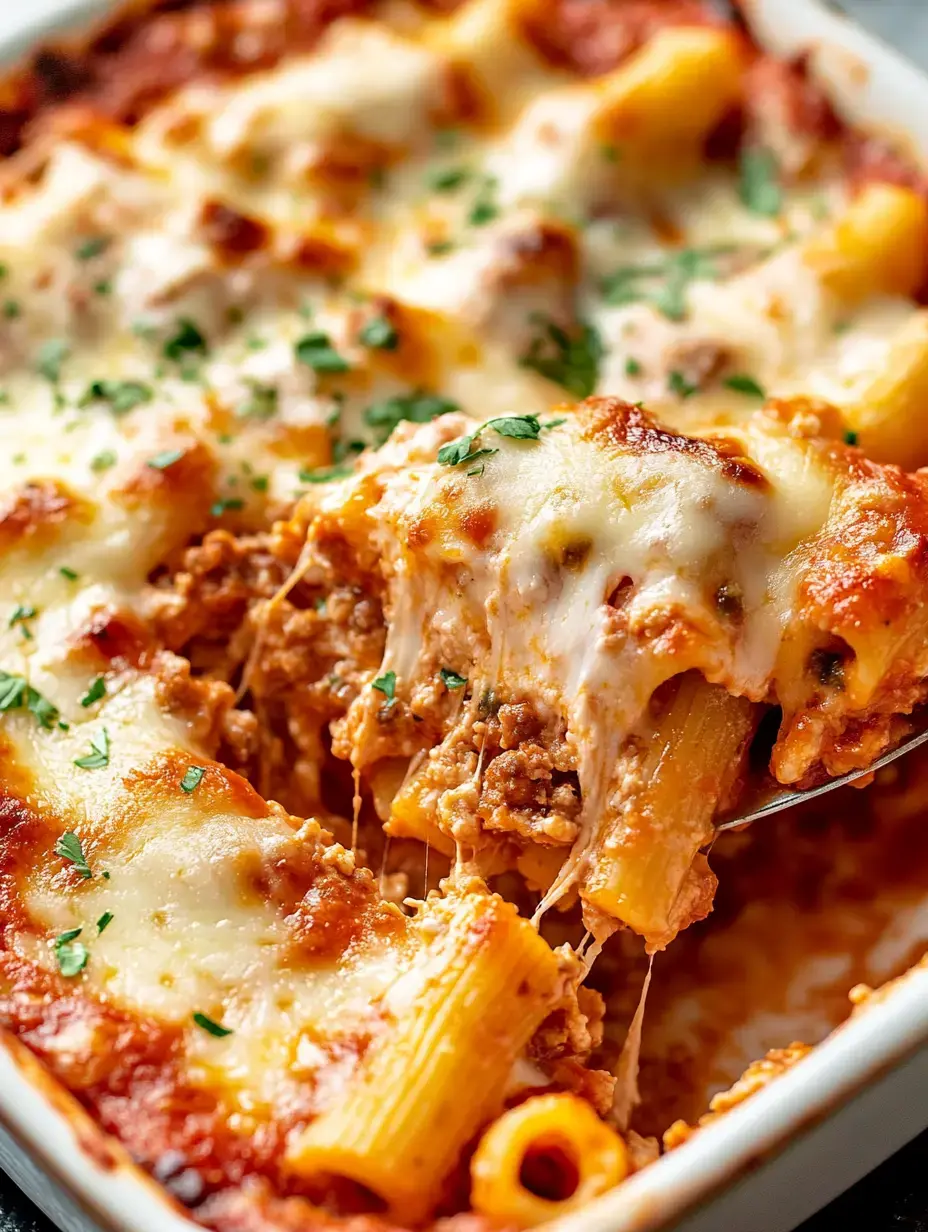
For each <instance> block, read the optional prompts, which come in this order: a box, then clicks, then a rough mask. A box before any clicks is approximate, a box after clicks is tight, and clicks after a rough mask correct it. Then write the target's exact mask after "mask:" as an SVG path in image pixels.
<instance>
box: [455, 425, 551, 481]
mask: <svg viewBox="0 0 928 1232" xmlns="http://www.w3.org/2000/svg"><path fill="white" fill-rule="evenodd" d="M486 428H492V429H493V431H494V432H496V433H497V434H498V435H499V436H508V437H511V438H512V439H514V440H523V441H537V440H538V438H539V437H540V435H541V424H540V423H539V422H538V420H537V418H536V417H535V416H534V415H504V416H501V417H500V418H498V419H488V420H487V421H486V423H484V424H481V425H480V427H479V428H478V429H477V431H476V432H471V433H470V434H469V435H467V436H460V437H458V439H457V440H456V441H450V442H449V443H448V444H447V445H442V447H441V449H439V451H438V461H439V463H440V464H441V465H442V466H461V465H462V464H465V463H471V462H476V461H478V460H479V459H481V458H489V457H492V456H493V454H495V453H499V450H498V449H487V448H480V447H478V448H475V446H476V445H477V441H478V439H479V437H480V434H481V432H483V431H484V430H485V429H486ZM468 474H469V475H471V474H483V467H482V466H480V467H478V468H477V469H476V470H475V471H468Z"/></svg>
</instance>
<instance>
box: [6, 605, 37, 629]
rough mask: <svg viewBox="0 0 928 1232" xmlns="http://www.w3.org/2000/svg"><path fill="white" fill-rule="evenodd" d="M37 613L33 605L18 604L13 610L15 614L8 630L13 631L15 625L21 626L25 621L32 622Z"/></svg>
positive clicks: (10, 620) (11, 618)
mask: <svg viewBox="0 0 928 1232" xmlns="http://www.w3.org/2000/svg"><path fill="white" fill-rule="evenodd" d="M35 614H36V611H35V608H34V607H33V606H32V604H31V603H17V605H16V607H15V608H13V614H12V615H11V616H10V619H9V623H8V625H7V627H8V628H10V629H12V628H13V626H14V625H21V624H22V623H23V621H26V620H32V618H33V616H35Z"/></svg>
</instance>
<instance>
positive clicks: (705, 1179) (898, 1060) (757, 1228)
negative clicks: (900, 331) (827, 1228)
mask: <svg viewBox="0 0 928 1232" xmlns="http://www.w3.org/2000/svg"><path fill="white" fill-rule="evenodd" d="M742 5H743V7H744V8H745V10H746V11H747V15H748V17H749V19H750V21H751V24H752V27H753V29H754V31H755V33H756V35H757V37H758V40H759V41H760V42H761V43H762V44H763V45H765V46H768V47H769V48H771V50H774V51H776V52H777V53H780V54H787V55H788V54H796V53H798V52H809V53H810V64H811V67H812V70H813V72H814V73H815V74H816V75H817V76H819V77H821V78H822V79H823V80H824V81H825V82H826V83H827V85H828V87H829V91H830V93H831V95H832V97H833V98H834V99H835V100H836V101H837V102H838V103H839V104H840V106H841V108H842V109H843V111H844V112H845V114H846V115H847V116H848V117H849V118H850V119H852V120H854V121H855V122H857V123H861V124H863V125H865V126H866V127H868V128H875V129H878V130H889V131H891V132H892V133H893V135H894V136H895V137H896V138H897V139H898V138H899V136H900V134H905V135H907V138H908V141H909V144H910V145H911V146H912V148H913V152H914V153H916V154H918V153H919V152H920V153H921V154H922V156H926V155H928V80H926V79H925V77H924V76H923V75H922V74H920V73H919V72H918V71H917V70H916V69H915V68H913V67H912V66H910V65H908V64H907V63H906V62H905V61H904V60H902V59H901V58H900V57H899V56H897V55H896V54H895V53H894V52H892V51H890V50H889V49H888V48H886V47H884V46H883V45H881V44H880V43H879V42H877V41H876V40H874V39H872V38H871V37H869V36H868V35H867V34H865V33H864V32H863V31H861V30H859V29H858V28H856V27H854V26H852V25H851V24H850V23H848V22H846V21H845V20H843V19H842V18H841V17H839V16H837V15H835V14H834V13H833V12H831V11H830V10H828V9H826V8H825V7H824V6H823V5H822V4H820V3H819V2H818V0H742ZM106 7H107V4H106V0H27V2H25V3H23V4H22V6H21V7H20V6H17V5H15V4H14V3H12V0H0V60H4V59H13V58H15V57H16V56H17V55H19V54H20V53H21V52H22V51H24V50H25V49H26V48H27V47H28V46H29V45H30V44H31V43H33V42H34V41H35V40H36V39H37V38H39V37H41V36H42V35H44V34H46V33H48V32H49V31H51V30H52V29H54V28H62V27H64V26H65V25H71V24H73V23H75V22H77V23H79V22H80V21H82V20H86V19H88V18H91V17H92V16H93V14H94V13H99V12H101V11H103V10H104V9H105V8H106ZM919 103H920V104H921V105H920V106H919ZM768 824H775V823H768ZM926 906H928V888H926ZM771 1042H773V1041H771ZM777 1042H779V1043H783V1044H785V1043H787V1042H789V1041H788V1040H786V1039H782V1040H779V1041H777ZM926 1126H928V969H926V968H924V967H923V968H921V969H919V970H918V971H915V972H913V973H912V974H911V975H910V976H909V977H908V978H907V979H905V980H904V981H901V982H900V983H899V985H898V986H897V987H896V988H895V989H894V990H893V991H892V993H891V994H890V995H888V996H887V997H886V998H885V999H884V1000H882V1001H880V1002H879V1003H878V1004H876V1005H874V1006H873V1007H872V1008H870V1009H868V1010H867V1011H866V1012H864V1013H861V1014H859V1015H856V1016H855V1017H854V1018H853V1019H852V1020H851V1021H850V1022H849V1023H848V1024H847V1025H845V1026H844V1027H842V1028H840V1029H839V1030H838V1031H837V1032H835V1034H834V1035H832V1036H831V1037H830V1038H829V1039H828V1040H827V1041H826V1042H825V1043H824V1044H822V1045H821V1046H820V1047H819V1048H818V1049H816V1050H815V1051H814V1052H813V1054H812V1055H811V1056H810V1057H808V1058H807V1059H806V1060H804V1061H802V1062H801V1063H800V1064H799V1065H798V1066H796V1067H795V1068H794V1069H793V1070H791V1071H790V1072H789V1073H787V1074H786V1075H785V1076H783V1077H782V1078H780V1079H779V1080H777V1081H776V1082H775V1083H773V1084H772V1085H771V1086H770V1087H768V1088H767V1089H766V1090H764V1091H762V1092H761V1093H760V1094H758V1095H756V1096H755V1097H754V1098H752V1099H751V1100H749V1101H748V1102H747V1103H746V1104H744V1105H742V1106H741V1107H739V1108H736V1109H735V1110H734V1111H732V1112H731V1113H729V1114H728V1115H727V1116H725V1117H723V1118H722V1119H721V1120H720V1121H718V1122H717V1123H715V1124H714V1125H712V1126H711V1127H709V1128H708V1129H706V1130H705V1131H704V1132H702V1133H700V1134H699V1135H698V1136H697V1137H696V1138H695V1139H694V1140H693V1141H692V1142H690V1143H688V1144H687V1145H686V1146H685V1147H683V1148H682V1149H680V1150H678V1151H676V1152H674V1153H673V1154H671V1155H669V1156H667V1157H665V1158H664V1159H662V1160H661V1161H660V1162H659V1163H658V1164H657V1165H655V1166H654V1167H651V1168H648V1169H646V1170H645V1171H644V1172H641V1173H639V1174H638V1175H637V1176H635V1177H633V1178H632V1179H631V1180H630V1181H629V1182H628V1183H626V1184H625V1185H623V1186H622V1187H621V1188H620V1189H619V1190H617V1191H616V1192H615V1193H614V1194H611V1195H607V1196H605V1197H604V1198H602V1199H600V1200H599V1201H598V1202H596V1203H594V1204H593V1205H592V1206H590V1207H589V1208H587V1209H586V1210H584V1211H583V1212H582V1213H581V1214H579V1215H577V1216H574V1217H573V1218H571V1219H568V1220H564V1221H562V1222H561V1223H560V1225H559V1232H581V1229H582V1230H583V1232H658V1230H659V1229H669V1228H675V1229H677V1230H678V1232H721V1230H722V1229H724V1232H788V1230H789V1229H791V1228H794V1227H795V1226H796V1224H798V1223H799V1222H801V1221H802V1220H803V1219H804V1218H806V1217H807V1216H808V1215H810V1214H811V1213H812V1212H814V1211H815V1210H816V1209H818V1208H819V1207H820V1206H822V1205H824V1204H825V1203H826V1202H828V1201H829V1200H830V1199H831V1198H833V1197H834V1196H836V1195H837V1194H838V1193H840V1192H841V1191H842V1190H843V1189H844V1188H846V1187H847V1186H848V1185H849V1184H851V1183H852V1182H853V1181H854V1180H856V1179H857V1178H858V1177H860V1176H862V1175H863V1174H864V1173H865V1172H867V1171H869V1170H870V1169H871V1168H873V1167H875V1166H876V1165H877V1164H878V1163H880V1162H881V1161H882V1160H883V1159H885V1158H887V1157H888V1156H889V1155H890V1154H892V1152H894V1151H895V1150H897V1149H898V1148H899V1147H900V1146H902V1145H903V1144H904V1143H905V1142H906V1141H908V1140H909V1139H910V1138H912V1137H914V1136H915V1135H916V1134H917V1133H919V1132H920V1131H921V1130H922V1129H924V1128H925V1127H926ZM0 1167H3V1168H4V1169H5V1170H6V1171H7V1172H9V1173H10V1175H11V1176H13V1178H14V1179H15V1180H16V1181H17V1182H18V1183H19V1184H20V1185H21V1186H22V1188H23V1189H24V1190H25V1191H26V1192H27V1193H28V1194H29V1195H30V1196H31V1197H32V1198H33V1200H34V1201H35V1202H36V1203H37V1204H38V1205H39V1206H40V1207H41V1208H42V1209H43V1210H44V1211H45V1212H46V1214H48V1215H49V1216H50V1217H51V1218H52V1219H53V1220H54V1221H55V1222H56V1223H57V1224H58V1225H59V1227H61V1228H63V1229H65V1232H78V1230H79V1232H100V1230H101V1229H107V1232H109V1230H115V1229H120V1230H122V1232H185V1230H186V1232H190V1228H191V1223H190V1221H189V1220H188V1219H187V1218H186V1217H185V1216H184V1213H183V1211H182V1210H181V1208H179V1207H177V1206H175V1205H174V1204H173V1202H172V1201H171V1200H170V1199H169V1198H168V1197H167V1196H166V1195H165V1194H164V1193H163V1192H162V1191H161V1190H160V1189H158V1188H157V1187H156V1186H154V1185H153V1184H152V1182H150V1181H149V1180H148V1179H147V1178H146V1177H145V1176H144V1175H142V1174H141V1173H140V1172H139V1171H138V1170H137V1169H136V1168H135V1167H134V1166H133V1165H132V1163H131V1161H130V1160H129V1159H128V1158H127V1156H126V1155H125V1153H124V1152H123V1151H122V1150H121V1149H120V1148H119V1147H118V1146H115V1145H114V1144H113V1143H112V1142H110V1141H109V1140H108V1139H106V1137H105V1136H104V1135H103V1134H101V1133H100V1131H99V1130H97V1129H96V1127H95V1126H94V1125H92V1124H91V1123H90V1121H89V1120H88V1119H87V1117H86V1116H85V1115H84V1114H83V1112H82V1111H81V1110H80V1109H79V1108H78V1106H77V1105H76V1103H75V1102H74V1101H73V1100H72V1099H71V1098H70V1097H69V1096H68V1095H67V1094H65V1093H64V1092H63V1091H62V1090H61V1089H60V1088H58V1087H57V1086H56V1085H55V1084H54V1083H52V1082H51V1081H50V1080H49V1079H48V1078H47V1076H46V1075H45V1073H44V1071H43V1070H42V1069H41V1067H40V1066H39V1065H38V1063H37V1062H36V1061H35V1060H34V1059H33V1058H32V1057H31V1056H30V1055H29V1054H28V1053H27V1052H26V1051H25V1049H23V1048H22V1047H21V1046H19V1045H17V1044H15V1042H12V1041H8V1040H7V1041H4V1040H2V1039H0Z"/></svg>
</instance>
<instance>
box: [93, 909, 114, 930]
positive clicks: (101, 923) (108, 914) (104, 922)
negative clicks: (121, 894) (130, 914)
mask: <svg viewBox="0 0 928 1232" xmlns="http://www.w3.org/2000/svg"><path fill="white" fill-rule="evenodd" d="M112 922H113V913H112V911H104V912H103V914H102V915H101V916H100V918H99V920H97V935H98V936H99V935H100V933H102V932H103V930H104V929H105V928H108V927H109V926H110V924H112Z"/></svg>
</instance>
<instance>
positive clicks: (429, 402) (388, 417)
mask: <svg viewBox="0 0 928 1232" xmlns="http://www.w3.org/2000/svg"><path fill="white" fill-rule="evenodd" d="M459 409H460V408H459V406H458V404H457V403H456V402H452V401H451V399H450V398H442V397H441V396H440V395H439V394H427V393H423V392H422V390H415V391H413V393H411V394H396V395H395V396H394V397H392V398H384V399H383V401H381V402H372V403H371V405H370V406H369V407H366V408H365V411H364V422H365V423H366V424H367V426H368V427H369V428H373V429H374V430H375V432H376V433H377V436H378V439H379V442H380V443H381V444H383V442H384V441H385V440H386V439H387V437H388V436H389V435H390V433H391V432H392V431H393V429H394V428H395V427H396V425H397V424H398V423H401V422H402V421H403V420H404V419H406V420H409V422H410V423H420V424H421V423H430V422H431V420H433V419H437V418H438V417H439V415H448V414H450V412H451V411H457V410H459Z"/></svg>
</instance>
